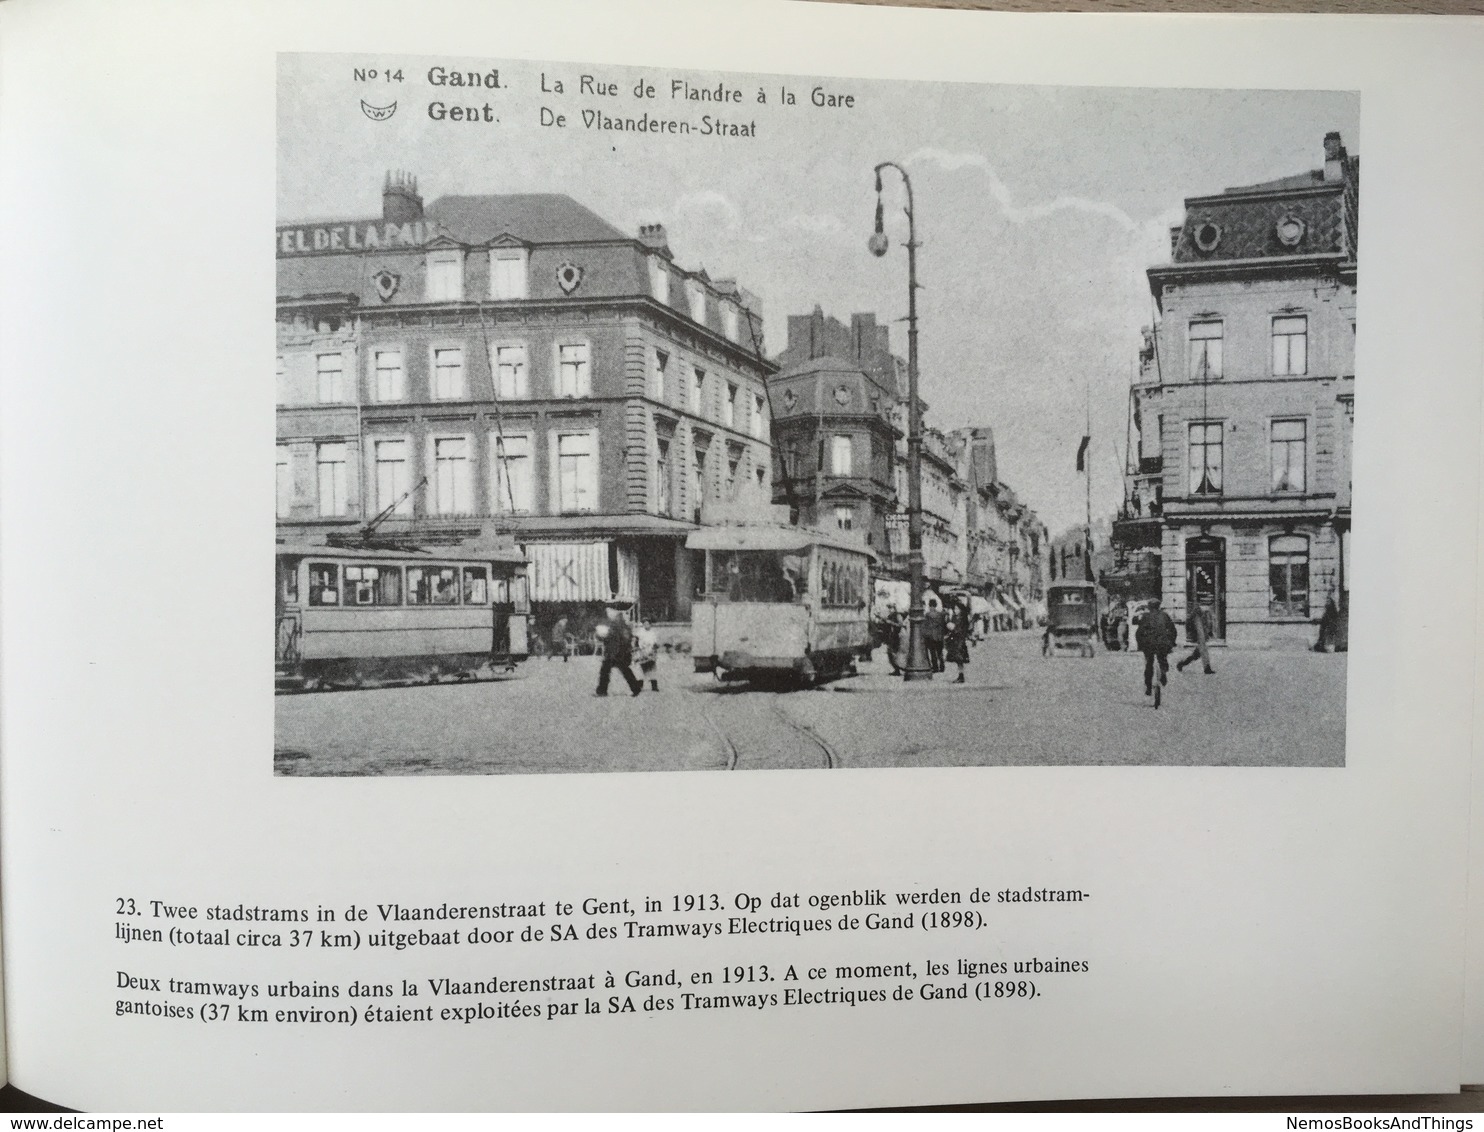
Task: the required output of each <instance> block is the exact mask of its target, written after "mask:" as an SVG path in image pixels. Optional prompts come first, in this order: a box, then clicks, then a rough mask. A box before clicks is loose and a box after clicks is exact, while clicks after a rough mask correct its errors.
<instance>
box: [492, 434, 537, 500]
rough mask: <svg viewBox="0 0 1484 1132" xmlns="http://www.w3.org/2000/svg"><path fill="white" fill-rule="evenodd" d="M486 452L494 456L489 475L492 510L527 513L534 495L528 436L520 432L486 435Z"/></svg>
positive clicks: (534, 486) (529, 439) (534, 485)
mask: <svg viewBox="0 0 1484 1132" xmlns="http://www.w3.org/2000/svg"><path fill="white" fill-rule="evenodd" d="M490 452H491V453H493V455H494V459H493V460H492V461H491V463H492V464H493V465H494V469H493V470H494V475H493V476H492V477H491V479H490V495H491V496H492V497H493V498H494V506H493V507H492V508H490V510H492V511H496V512H500V513H502V514H505V513H511V512H514V513H517V514H527V513H529V512H530V511H531V510H533V506H532V505H533V502H534V500H535V497H536V493H535V488H536V484H535V478H534V476H533V475H532V464H531V438H530V436H529V435H527V434H524V433H521V434H517V435H511V434H509V433H506V434H504V435H503V436H502V435H501V434H500V433H492V434H491V435H490Z"/></svg>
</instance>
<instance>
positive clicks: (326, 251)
mask: <svg viewBox="0 0 1484 1132" xmlns="http://www.w3.org/2000/svg"><path fill="white" fill-rule="evenodd" d="M437 234H438V229H437V226H436V225H434V224H432V223H430V222H429V221H427V220H413V221H410V222H409V223H406V224H389V223H386V222H384V221H381V220H348V221H346V222H344V223H341V224H290V225H287V226H285V227H282V228H279V229H278V232H277V242H278V254H279V255H280V256H300V255H336V254H339V253H342V252H366V251H373V252H374V251H385V250H387V249H388V248H420V247H422V246H423V245H424V244H426V243H427V242H428V241H429V240H431V239H432V238H433V237H434V236H436V235H437Z"/></svg>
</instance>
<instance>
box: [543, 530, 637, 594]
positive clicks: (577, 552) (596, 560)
mask: <svg viewBox="0 0 1484 1132" xmlns="http://www.w3.org/2000/svg"><path fill="white" fill-rule="evenodd" d="M608 545H609V544H608V542H607V541H606V540H605V541H602V542H528V543H526V544H525V548H526V557H527V559H528V560H529V561H530V566H529V567H528V569H527V572H528V573H529V575H530V579H531V582H530V585H531V600H532V601H609V600H611V599H612V598H613V597H614V589H613V586H612V584H611V581H612V579H611V577H610V575H609V571H608ZM617 596H618V598H619V599H620V600H623V601H637V600H638V599H639V559H638V555H637V554H635V553H634V551H632V550H630V549H628V548H627V547H619V548H618V593H617Z"/></svg>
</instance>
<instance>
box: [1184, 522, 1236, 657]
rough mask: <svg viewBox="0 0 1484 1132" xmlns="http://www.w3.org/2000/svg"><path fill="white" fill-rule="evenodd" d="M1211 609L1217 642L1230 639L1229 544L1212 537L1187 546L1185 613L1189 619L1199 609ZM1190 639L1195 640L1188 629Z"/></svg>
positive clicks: (1195, 540)
mask: <svg viewBox="0 0 1484 1132" xmlns="http://www.w3.org/2000/svg"><path fill="white" fill-rule="evenodd" d="M1203 604H1204V605H1209V606H1210V607H1211V616H1212V620H1213V621H1214V622H1215V639H1216V640H1218V641H1219V640H1224V639H1225V638H1226V540H1225V539H1220V538H1215V537H1213V536H1211V535H1202V536H1200V537H1199V538H1193V539H1190V540H1189V541H1188V542H1186V544H1185V610H1186V615H1187V616H1188V615H1189V613H1190V611H1191V610H1193V609H1194V608H1195V607H1196V606H1197V605H1203ZM1185 633H1186V638H1187V639H1190V638H1191V633H1190V628H1189V625H1188V624H1187V626H1186V630H1185Z"/></svg>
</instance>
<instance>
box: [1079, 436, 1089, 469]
mask: <svg viewBox="0 0 1484 1132" xmlns="http://www.w3.org/2000/svg"><path fill="white" fill-rule="evenodd" d="M1091 441H1092V437H1090V436H1084V437H1083V438H1082V443H1081V444H1079V445H1078V446H1077V470H1078V471H1079V472H1080V471H1082V470H1083V469H1084V468H1086V466H1087V446H1088V444H1089V443H1091Z"/></svg>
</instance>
